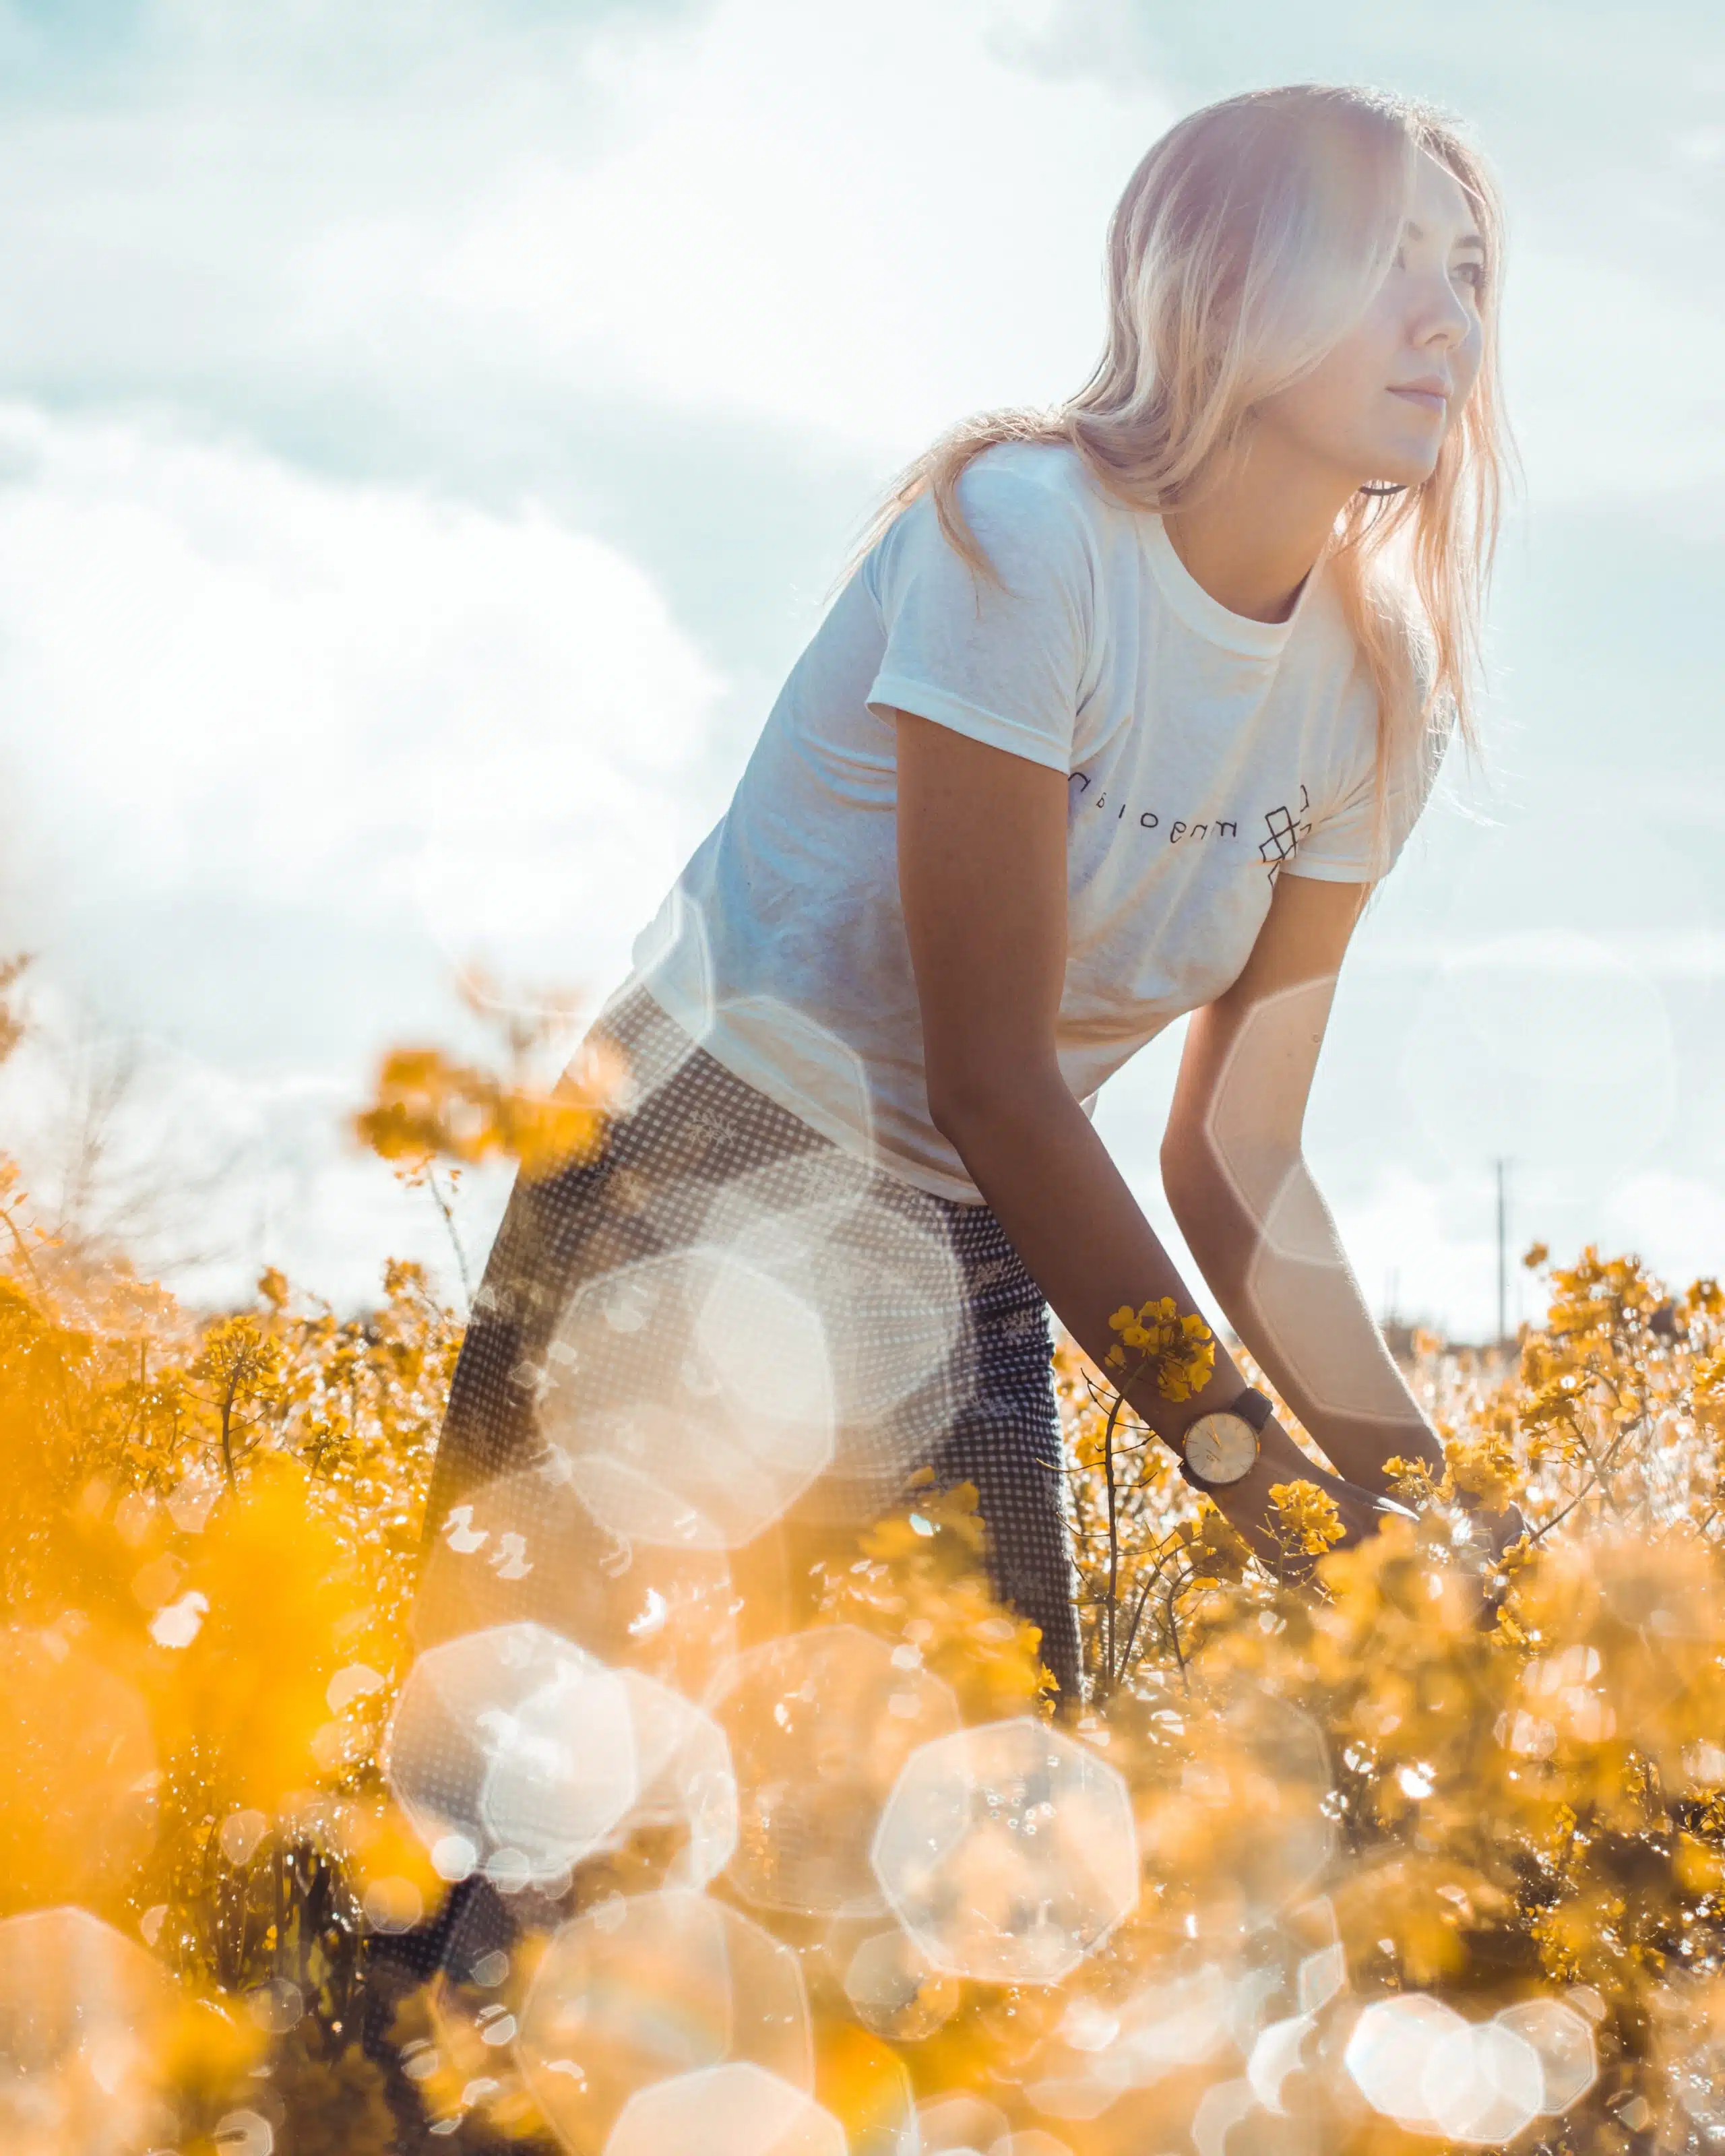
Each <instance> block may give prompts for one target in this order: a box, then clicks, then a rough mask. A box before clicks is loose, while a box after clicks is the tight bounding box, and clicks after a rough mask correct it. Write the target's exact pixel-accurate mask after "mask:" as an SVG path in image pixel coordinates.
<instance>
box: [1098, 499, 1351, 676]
mask: <svg viewBox="0 0 1725 2156" xmlns="http://www.w3.org/2000/svg"><path fill="white" fill-rule="evenodd" d="M1139 521H1140V524H1141V526H1142V532H1143V542H1144V551H1145V553H1146V554H1147V556H1148V557H1149V562H1150V567H1151V569H1152V571H1153V572H1154V575H1155V577H1156V581H1157V583H1158V586H1159V587H1160V588H1161V592H1162V595H1163V598H1165V599H1166V600H1167V601H1168V604H1169V605H1170V606H1171V607H1172V608H1173V610H1174V612H1175V613H1177V614H1178V616H1179V618H1180V619H1181V620H1182V621H1183V622H1184V623H1185V624H1186V626H1187V627H1188V629H1191V630H1193V631H1194V633H1195V634H1198V635H1199V636H1201V637H1203V638H1204V639H1205V640H1206V641H1207V642H1209V643H1211V644H1220V645H1221V646H1222V647H1223V649H1224V650H1228V651H1237V652H1240V653H1241V654H1244V655H1245V657H1247V658H1250V659H1275V658H1277V657H1279V656H1280V655H1281V652H1282V651H1283V650H1284V649H1285V648H1286V644H1287V641H1288V639H1289V638H1290V637H1291V635H1292V634H1293V633H1294V624H1295V623H1296V622H1297V621H1298V620H1299V619H1300V616H1301V612H1302V610H1303V609H1304V608H1305V604H1306V599H1307V593H1309V592H1310V591H1311V589H1312V583H1313V580H1314V578H1315V577H1317V569H1316V567H1314V568H1313V569H1312V572H1311V574H1310V575H1309V576H1308V577H1307V579H1306V581H1305V583H1302V584H1301V587H1300V590H1299V593H1298V595H1297V596H1296V598H1295V600H1294V604H1293V610H1292V611H1291V613H1290V614H1289V615H1288V618H1287V619H1286V621H1254V620H1253V619H1251V617H1250V615H1249V614H1243V613H1232V612H1231V611H1230V609H1229V608H1227V607H1224V605H1223V604H1222V603H1221V601H1220V600H1219V599H1215V598H1211V596H1210V594H1209V593H1208V592H1207V591H1206V590H1205V589H1204V586H1203V585H1202V584H1201V583H1199V581H1198V579H1197V577H1194V575H1193V573H1192V572H1191V571H1190V570H1189V568H1188V567H1186V564H1185V563H1184V562H1183V561H1182V560H1181V559H1180V557H1179V556H1178V554H1177V553H1176V552H1174V542H1173V540H1172V539H1170V538H1169V537H1168V531H1167V530H1166V528H1165V526H1163V521H1162V519H1161V518H1160V517H1159V516H1155V515H1148V516H1143V517H1142V518H1141V519H1140V520H1139Z"/></svg>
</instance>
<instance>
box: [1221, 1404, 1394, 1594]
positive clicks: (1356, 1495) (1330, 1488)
mask: <svg viewBox="0 0 1725 2156" xmlns="http://www.w3.org/2000/svg"><path fill="white" fill-rule="evenodd" d="M1258 1446H1259V1450H1258V1458H1257V1461H1256V1464H1255V1466H1253V1468H1252V1470H1251V1471H1250V1473H1249V1474H1247V1475H1244V1476H1241V1477H1240V1481H1238V1482H1233V1483H1230V1484H1229V1485H1228V1486H1226V1487H1225V1488H1224V1489H1218V1490H1214V1491H1210V1492H1209V1495H1210V1496H1211V1497H1212V1499H1213V1500H1214V1503H1215V1506H1216V1508H1217V1510H1218V1511H1219V1512H1220V1513H1221V1514H1222V1516H1223V1517H1224V1519H1225V1520H1226V1521H1227V1522H1228V1524H1229V1525H1230V1527H1232V1528H1233V1529H1234V1531H1235V1533H1236V1534H1238V1535H1240V1537H1243V1539H1244V1540H1245V1542H1247V1543H1250V1546H1251V1549H1252V1553H1253V1555H1254V1556H1255V1557H1256V1558H1260V1560H1261V1561H1262V1563H1264V1564H1265V1566H1266V1568H1268V1569H1269V1570H1270V1571H1271V1572H1273V1573H1276V1576H1277V1577H1278V1578H1281V1579H1291V1580H1300V1579H1306V1578H1310V1577H1311V1574H1312V1571H1313V1569H1314V1568H1315V1567H1316V1565H1317V1557H1316V1556H1312V1555H1307V1554H1305V1553H1290V1552H1289V1551H1288V1550H1287V1548H1286V1545H1285V1544H1284V1543H1283V1541H1282V1538H1281V1536H1280V1535H1279V1534H1278V1533H1277V1532H1276V1525H1275V1519H1276V1507H1275V1505H1274V1503H1273V1502H1272V1501H1271V1495H1270V1492H1271V1489H1272V1488H1273V1487H1274V1486H1276V1484H1277V1483H1278V1482H1312V1483H1316V1484H1317V1487H1318V1488H1319V1489H1320V1490H1322V1491H1324V1492H1325V1494H1326V1495H1327V1496H1329V1497H1330V1498H1331V1499H1332V1501H1334V1504H1335V1507H1336V1510H1337V1512H1338V1513H1339V1514H1340V1515H1341V1519H1342V1539H1341V1541H1340V1543H1335V1544H1332V1548H1341V1549H1347V1548H1350V1547H1351V1546H1352V1545H1353V1543H1358V1542H1363V1540H1364V1539H1365V1537H1367V1536H1368V1535H1373V1534H1376V1533H1377V1532H1378V1529H1379V1528H1380V1527H1382V1526H1383V1524H1384V1521H1385V1520H1386V1519H1387V1518H1392V1517H1401V1518H1405V1519H1412V1518H1414V1517H1415V1515H1414V1513H1413V1512H1411V1511H1410V1510H1409V1508H1408V1507H1406V1506H1404V1505H1400V1504H1398V1503H1397V1502H1396V1501H1394V1499H1393V1498H1386V1497H1384V1496H1379V1495H1378V1493H1377V1492H1376V1491H1371V1490H1364V1489H1362V1488H1361V1487H1360V1486H1359V1485H1358V1483H1357V1482H1348V1481H1343V1478H1342V1476H1339V1475H1332V1474H1330V1473H1329V1472H1327V1470H1325V1469H1323V1468H1322V1467H1319V1466H1317V1464H1316V1463H1315V1462H1314V1461H1313V1460H1311V1459H1310V1458H1308V1457H1307V1455H1306V1454H1305V1453H1304V1452H1302V1451H1301V1450H1300V1448H1299V1446H1298V1445H1296V1444H1295V1442H1294V1440H1293V1439H1292V1438H1291V1436H1290V1435H1288V1433H1287V1431H1286V1430H1284V1429H1283V1428H1282V1426H1281V1424H1280V1423H1278V1422H1275V1421H1271V1422H1267V1423H1266V1424H1265V1425H1264V1428H1263V1430H1262V1432H1261V1433H1260V1436H1259V1440H1258Z"/></svg>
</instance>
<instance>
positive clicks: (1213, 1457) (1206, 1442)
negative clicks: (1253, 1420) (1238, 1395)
mask: <svg viewBox="0 0 1725 2156" xmlns="http://www.w3.org/2000/svg"><path fill="white" fill-rule="evenodd" d="M1181 1449H1182V1450H1183V1452H1184V1453H1185V1455H1186V1461H1187V1465H1188V1466H1189V1467H1190V1468H1191V1469H1192V1471H1193V1472H1194V1474H1195V1475H1201V1476H1203V1477H1204V1481H1206V1482H1237V1481H1239V1480H1240V1476H1242V1475H1245V1474H1247V1473H1249V1472H1250V1469H1251V1467H1252V1466H1253V1465H1254V1463H1255V1460H1257V1457H1258V1433H1257V1431H1256V1430H1254V1429H1253V1428H1252V1426H1251V1424H1250V1423H1249V1422H1248V1421H1247V1420H1246V1419H1245V1417H1244V1416H1243V1415H1237V1414H1229V1412H1228V1411H1227V1409H1225V1408H1224V1409H1219V1410H1218V1411H1217V1412H1216V1413H1215V1414H1207V1415H1200V1416H1199V1418H1198V1420H1197V1421H1196V1422H1195V1423H1194V1424H1193V1425H1192V1427H1191V1428H1190V1429H1189V1430H1188V1431H1187V1432H1186V1435H1185V1437H1184V1440H1183V1442H1182V1447H1181Z"/></svg>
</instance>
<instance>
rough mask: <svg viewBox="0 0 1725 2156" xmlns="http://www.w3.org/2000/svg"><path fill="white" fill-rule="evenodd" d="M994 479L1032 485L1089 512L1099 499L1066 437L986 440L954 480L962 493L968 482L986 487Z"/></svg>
mask: <svg viewBox="0 0 1725 2156" xmlns="http://www.w3.org/2000/svg"><path fill="white" fill-rule="evenodd" d="M994 480H1004V481H1006V482H1007V483H1008V484H1009V485H1012V484H1014V483H1015V484H1016V485H1017V486H1018V487H1019V488H1021V489H1025V490H1030V489H1034V490H1035V491H1036V492H1038V493H1040V494H1044V495H1049V496H1051V497H1052V498H1053V499H1054V500H1056V501H1059V502H1063V503H1069V504H1073V505H1076V506H1079V507H1081V508H1082V509H1083V510H1085V511H1086V512H1087V513H1089V514H1092V515H1093V514H1095V512H1096V509H1097V508H1098V506H1100V502H1101V496H1100V495H1099V493H1098V490H1097V489H1096V484H1095V482H1094V480H1092V479H1091V475H1090V471H1089V468H1088V467H1087V466H1086V463H1085V461H1084V459H1083V457H1082V456H1081V454H1080V453H1079V452H1078V450H1077V449H1075V448H1074V446H1073V445H1072V444H1071V443H1070V442H1067V441H1024V440H1019V439H1009V440H1007V441H1003V442H990V443H989V444H988V448H987V449H981V450H978V453H977V454H976V455H975V456H974V457H973V458H972V459H971V460H970V462H969V463H968V465H966V466H965V468H964V470H963V474H962V475H961V476H960V478H959V481H958V486H959V491H960V493H961V494H963V491H964V490H965V489H966V487H967V485H977V486H978V487H987V486H988V485H990V484H991V483H992V482H993V481H994Z"/></svg>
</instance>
